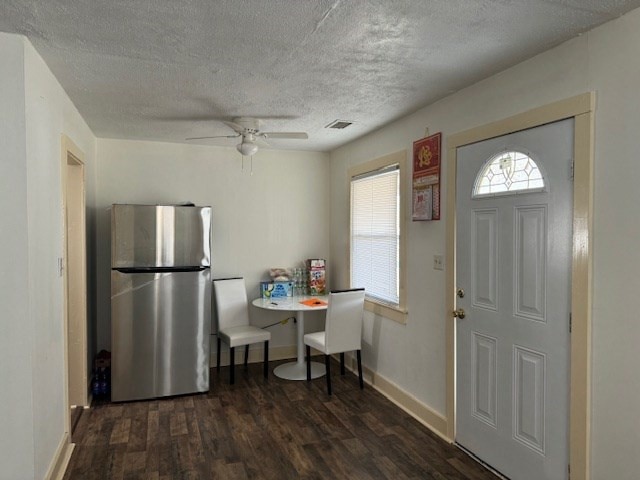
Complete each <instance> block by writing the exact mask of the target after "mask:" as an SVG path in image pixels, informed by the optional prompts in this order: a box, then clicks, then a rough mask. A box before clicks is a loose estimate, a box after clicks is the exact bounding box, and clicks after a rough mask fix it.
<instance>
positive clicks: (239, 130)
mask: <svg viewBox="0 0 640 480" xmlns="http://www.w3.org/2000/svg"><path fill="white" fill-rule="evenodd" d="M222 123H224V124H225V125H226V126H227V127H229V128H230V129H231V130H233V131H234V132H236V133H238V134H241V133H242V132H244V127H243V126H242V125H238V124H237V123H235V122H227V121H223V122H222Z"/></svg>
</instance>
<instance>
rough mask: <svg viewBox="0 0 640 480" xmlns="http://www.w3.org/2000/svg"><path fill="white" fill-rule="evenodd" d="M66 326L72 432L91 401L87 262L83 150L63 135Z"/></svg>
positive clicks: (68, 393) (69, 415)
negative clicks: (83, 410) (88, 352)
mask: <svg viewBox="0 0 640 480" xmlns="http://www.w3.org/2000/svg"><path fill="white" fill-rule="evenodd" d="M61 163H62V206H63V209H62V211H63V232H64V239H63V245H64V256H63V259H62V265H61V266H62V272H63V283H64V300H65V301H64V330H65V342H66V352H65V353H66V355H65V360H66V378H67V386H66V389H67V391H66V394H67V412H68V417H67V428H68V432H69V434H70V435H71V434H72V432H73V428H74V426H75V423H76V422H77V420H78V419H79V416H80V414H81V413H82V409H83V408H84V407H87V406H88V405H89V388H88V385H89V372H88V357H87V355H88V354H87V264H86V257H87V255H86V226H85V225H86V224H85V181H84V162H83V154H82V152H81V151H80V150H79V149H78V147H77V146H76V145H75V144H74V143H73V142H72V141H71V140H70V139H69V138H68V137H66V136H64V135H63V136H62V162H61Z"/></svg>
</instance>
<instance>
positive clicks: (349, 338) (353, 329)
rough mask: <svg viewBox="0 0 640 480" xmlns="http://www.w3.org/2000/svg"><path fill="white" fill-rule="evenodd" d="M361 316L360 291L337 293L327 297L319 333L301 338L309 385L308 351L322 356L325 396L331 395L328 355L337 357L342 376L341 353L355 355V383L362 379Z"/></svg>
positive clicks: (361, 290)
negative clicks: (356, 365) (304, 347)
mask: <svg viewBox="0 0 640 480" xmlns="http://www.w3.org/2000/svg"><path fill="white" fill-rule="evenodd" d="M363 315H364V288H354V289H351V290H339V291H332V292H331V293H329V304H328V305H327V315H326V320H325V330H324V331H323V332H313V333H307V334H306V335H305V336H304V337H303V341H304V344H305V346H306V355H307V381H311V348H314V349H316V350H318V351H320V352H322V353H324V358H325V368H326V379H327V393H328V394H329V395H331V355H333V354H334V353H339V354H340V373H341V374H342V375H344V374H345V367H344V354H345V352H352V351H355V352H356V359H357V361H358V380H359V382H360V388H363V387H364V381H363V378H362V356H361V345H362V317H363Z"/></svg>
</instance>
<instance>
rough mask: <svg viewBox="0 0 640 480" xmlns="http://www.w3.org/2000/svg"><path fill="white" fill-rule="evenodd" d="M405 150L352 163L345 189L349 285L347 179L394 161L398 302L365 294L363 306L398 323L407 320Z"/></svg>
mask: <svg viewBox="0 0 640 480" xmlns="http://www.w3.org/2000/svg"><path fill="white" fill-rule="evenodd" d="M407 163H408V162H407V150H401V151H399V152H395V153H391V154H389V155H385V156H383V157H379V158H376V159H374V160H369V161H367V162H364V163H361V164H359V165H354V166H352V167H351V168H349V170H348V172H347V177H348V178H347V185H348V188H347V192H348V197H349V200H348V203H347V205H348V208H349V214H348V218H349V225H348V230H349V234H348V244H349V250H348V253H349V258H348V269H347V283H348V285H349V286H350V287H351V286H352V285H351V181H352V179H353V178H354V177H358V176H361V175H363V174H366V173H370V172H374V171H376V170H382V169H384V168H387V167H390V166H392V165H396V164H397V165H398V175H399V181H400V186H399V188H400V195H399V197H400V198H399V208H400V212H399V217H400V218H399V222H400V225H399V227H400V238H399V240H398V248H399V250H400V251H399V266H398V306H394V305H389V304H387V303H384V302H382V301H378V300H376V299H374V298H369V297H365V302H364V308H365V310H367V311H369V312H372V313H374V314H376V315H380V316H382V317H384V318H388V319H390V320H394V321H396V322H398V323H402V324H406V322H407V313H408V312H407V308H406V305H407V296H406V278H407V254H406V250H407V249H406V238H407V212H408V207H407V199H408V194H409V191H408V188H409V186H408V180H407Z"/></svg>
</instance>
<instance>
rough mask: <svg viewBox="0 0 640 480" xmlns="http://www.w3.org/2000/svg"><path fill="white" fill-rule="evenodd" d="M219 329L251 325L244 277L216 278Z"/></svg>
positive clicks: (214, 282) (215, 290)
mask: <svg viewBox="0 0 640 480" xmlns="http://www.w3.org/2000/svg"><path fill="white" fill-rule="evenodd" d="M213 284H214V295H215V301H216V314H217V320H218V330H225V329H227V328H231V327H239V326H241V325H249V302H248V300H247V290H246V287H245V284H244V278H229V279H221V280H214V281H213Z"/></svg>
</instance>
